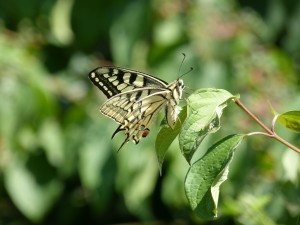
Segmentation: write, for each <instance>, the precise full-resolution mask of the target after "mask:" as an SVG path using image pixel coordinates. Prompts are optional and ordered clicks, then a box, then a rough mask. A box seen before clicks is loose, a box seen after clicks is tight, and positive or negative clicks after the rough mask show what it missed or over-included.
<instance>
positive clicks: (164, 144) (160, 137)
mask: <svg viewBox="0 0 300 225" xmlns="http://www.w3.org/2000/svg"><path fill="white" fill-rule="evenodd" d="M186 115H187V107H186V106H185V107H184V108H183V109H182V110H181V111H180V113H179V119H178V120H177V123H176V125H175V127H174V129H172V128H170V126H169V125H168V124H166V123H165V124H164V125H162V126H161V128H160V130H159V132H158V134H157V137H156V141H155V149H156V154H157V159H158V164H159V169H160V171H161V166H162V164H163V160H164V157H165V154H166V152H167V150H168V148H169V147H170V145H171V144H172V142H173V141H174V139H175V138H176V137H177V135H178V133H179V132H180V129H181V126H182V123H183V122H184V120H185V118H186Z"/></svg>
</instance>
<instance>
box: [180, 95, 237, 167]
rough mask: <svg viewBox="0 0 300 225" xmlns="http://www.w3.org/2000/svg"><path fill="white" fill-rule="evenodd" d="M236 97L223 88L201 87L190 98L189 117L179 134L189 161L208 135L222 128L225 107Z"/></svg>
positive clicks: (181, 144) (181, 146) (182, 149)
mask: <svg viewBox="0 0 300 225" xmlns="http://www.w3.org/2000/svg"><path fill="white" fill-rule="evenodd" d="M234 98H236V97H235V96H233V95H232V94H230V93H229V92H228V91H225V90H222V89H200V90H198V91H196V92H195V93H193V94H192V95H191V96H190V97H189V98H188V106H189V108H188V109H189V110H188V117H187V119H186V120H185V122H184V124H183V126H182V130H181V133H180V134H179V144H180V148H181V151H182V154H183V155H184V157H185V158H186V160H187V161H188V162H190V160H191V158H192V156H193V154H194V152H195V151H196V150H197V148H198V146H199V145H200V144H201V142H202V140H203V139H204V138H205V137H206V135H207V134H209V133H214V132H216V131H217V130H218V129H219V128H220V118H221V115H222V113H223V109H224V108H225V107H226V106H227V104H228V103H229V102H230V101H231V100H232V99H234Z"/></svg>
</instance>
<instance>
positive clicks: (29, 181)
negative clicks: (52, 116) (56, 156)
mask: <svg viewBox="0 0 300 225" xmlns="http://www.w3.org/2000/svg"><path fill="white" fill-rule="evenodd" d="M10 160H11V161H10V164H9V165H8V166H7V167H6V168H5V170H4V183H5V187H6V190H7V191H8V194H9V196H10V197H11V199H12V201H13V202H14V204H15V205H16V207H17V208H18V209H19V210H20V211H21V212H22V213H23V214H24V215H25V216H26V217H27V218H29V219H30V220H32V221H34V222H39V221H41V220H42V219H43V218H44V217H45V215H46V214H47V213H48V211H49V210H50V209H51V207H52V206H53V204H54V203H55V202H56V200H57V199H58V198H59V196H60V194H61V193H62V191H63V184H62V182H61V181H60V180H58V179H57V178H56V177H55V169H54V168H53V167H51V166H50V164H49V163H48V162H47V160H46V157H45V155H43V154H38V155H33V156H31V157H29V158H28V159H27V160H26V161H23V159H22V158H21V157H18V156H16V155H13V154H11V155H10Z"/></svg>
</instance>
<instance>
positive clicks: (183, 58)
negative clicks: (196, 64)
mask: <svg viewBox="0 0 300 225" xmlns="http://www.w3.org/2000/svg"><path fill="white" fill-rule="evenodd" d="M181 54H182V56H183V57H182V60H181V63H180V66H179V70H178V75H177V77H178V79H179V78H180V76H179V74H180V71H181V68H182V64H183V62H184V60H185V57H186V55H185V53H181Z"/></svg>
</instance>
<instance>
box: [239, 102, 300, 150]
mask: <svg viewBox="0 0 300 225" xmlns="http://www.w3.org/2000/svg"><path fill="white" fill-rule="evenodd" d="M234 102H235V103H236V104H237V105H238V106H239V107H240V108H241V109H242V110H244V111H245V112H246V113H247V114H248V115H249V116H250V117H251V118H252V119H253V120H254V121H255V122H257V123H258V124H259V125H260V126H261V127H262V128H263V129H264V130H265V131H266V132H267V133H265V132H252V133H249V134H247V136H251V135H255V134H260V135H264V136H267V137H270V138H274V139H275V140H277V141H279V142H281V143H282V144H284V145H286V146H287V147H288V148H290V149H292V150H294V151H295V152H297V153H300V149H299V148H297V147H296V146H294V145H292V144H291V143H289V142H288V141H286V140H284V139H283V138H282V137H280V136H278V134H276V132H275V123H276V120H277V119H278V117H279V116H280V115H279V114H276V115H275V116H274V118H273V121H272V127H271V128H268V127H267V126H266V125H265V124H264V123H263V122H262V121H261V120H259V119H258V117H257V116H255V115H254V114H253V113H252V112H251V111H250V110H249V109H248V108H246V106H245V105H244V104H243V103H242V102H241V101H240V100H239V99H235V100H234ZM299 119H300V118H299ZM298 123H300V122H298Z"/></svg>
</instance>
